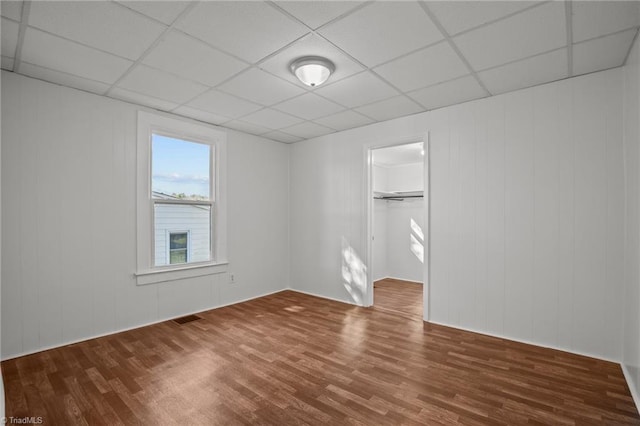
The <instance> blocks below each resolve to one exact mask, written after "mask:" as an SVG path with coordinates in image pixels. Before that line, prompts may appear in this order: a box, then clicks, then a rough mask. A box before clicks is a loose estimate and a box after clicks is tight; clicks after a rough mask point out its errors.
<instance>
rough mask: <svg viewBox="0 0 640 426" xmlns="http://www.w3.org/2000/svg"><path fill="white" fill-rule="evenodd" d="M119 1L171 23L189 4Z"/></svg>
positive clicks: (165, 22)
mask: <svg viewBox="0 0 640 426" xmlns="http://www.w3.org/2000/svg"><path fill="white" fill-rule="evenodd" d="M118 3H120V4H122V5H124V6H126V7H128V8H129V9H133V10H136V11H138V12H140V13H142V14H144V15H147V16H149V17H151V18H153V19H155V20H158V21H160V22H162V23H164V24H166V25H169V24H171V23H172V22H173V21H175V19H176V18H177V17H178V15H180V13H181V12H182V11H183V10H185V9H186V7H187V6H188V5H189V3H188V2H186V1H140V0H138V1H118Z"/></svg>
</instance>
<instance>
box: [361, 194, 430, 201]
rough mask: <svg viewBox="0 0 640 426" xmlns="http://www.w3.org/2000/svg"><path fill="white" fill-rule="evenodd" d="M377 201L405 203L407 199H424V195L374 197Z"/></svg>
mask: <svg viewBox="0 0 640 426" xmlns="http://www.w3.org/2000/svg"><path fill="white" fill-rule="evenodd" d="M373 198H374V199H376V200H390V201H404V199H405V198H424V195H402V196H399V197H373Z"/></svg>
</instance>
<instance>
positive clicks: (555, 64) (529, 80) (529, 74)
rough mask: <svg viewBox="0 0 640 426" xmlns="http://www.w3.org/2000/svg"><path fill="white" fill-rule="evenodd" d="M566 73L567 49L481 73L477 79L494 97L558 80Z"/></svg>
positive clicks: (565, 75) (567, 69) (567, 70)
mask: <svg viewBox="0 0 640 426" xmlns="http://www.w3.org/2000/svg"><path fill="white" fill-rule="evenodd" d="M568 73H569V68H568V64H567V49H560V50H556V51H553V52H550V53H545V54H542V55H538V56H534V57H532V58H527V59H524V60H522V61H518V62H513V63H511V64H508V65H503V66H501V67H498V68H493V69H491V70H487V71H483V72H481V73H479V74H478V77H479V78H480V80H481V81H482V82H483V83H484V84H485V86H486V87H487V89H489V92H491V93H492V94H494V95H495V94H498V93H504V92H509V91H512V90H517V89H522V88H524V87H529V86H535V85H536V84H541V83H546V82H549V81H555V80H560V79H562V78H566V77H567V75H568Z"/></svg>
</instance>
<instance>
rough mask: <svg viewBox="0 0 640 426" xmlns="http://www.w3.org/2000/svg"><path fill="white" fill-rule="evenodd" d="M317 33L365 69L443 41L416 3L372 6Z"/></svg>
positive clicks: (374, 4)
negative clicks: (361, 64) (364, 66)
mask: <svg viewBox="0 0 640 426" xmlns="http://www.w3.org/2000/svg"><path fill="white" fill-rule="evenodd" d="M319 32H320V33H321V34H322V35H323V36H325V37H326V38H328V39H329V40H331V41H332V42H333V43H335V44H337V45H338V46H340V47H341V48H342V49H344V50H345V51H347V52H348V53H349V54H350V55H352V56H354V57H355V58H357V59H358V60H359V61H361V62H362V63H364V64H365V65H368V66H375V65H378V64H380V63H382V62H386V61H388V60H389V59H393V58H396V57H398V56H400V55H403V54H405V53H408V52H411V51H412V50H415V49H418V48H420V47H423V46H426V45H429V44H432V43H435V42H436V41H438V40H441V39H442V38H443V35H442V34H441V33H440V31H439V30H438V29H437V28H436V26H435V25H434V24H433V22H431V19H429V17H428V16H427V14H426V13H425V11H424V10H422V8H421V7H420V6H419V5H418V3H417V2H378V3H372V4H369V5H367V6H366V7H363V8H362V9H359V10H357V11H355V12H354V13H352V14H350V15H348V16H346V17H344V18H342V19H340V20H338V21H336V22H333V23H331V24H329V25H327V26H326V27H324V28H322V29H320V31H319Z"/></svg>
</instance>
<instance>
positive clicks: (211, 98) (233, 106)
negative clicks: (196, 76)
mask: <svg viewBox="0 0 640 426" xmlns="http://www.w3.org/2000/svg"><path fill="white" fill-rule="evenodd" d="M187 106H190V107H193V108H196V109H201V110H203V111H207V112H211V113H214V114H217V115H221V116H225V117H230V118H237V117H240V116H243V115H246V114H249V113H251V112H254V111H257V110H259V109H261V108H262V106H261V105H258V104H254V103H253V102H249V101H245V100H244V99H239V98H237V97H235V96H231V95H228V94H226V93H223V92H220V91H218V90H209V91H208V92H205V93H203V94H202V95H200V96H198V97H197V98H195V99H193V100H192V101H190V102H189V103H188V105H187Z"/></svg>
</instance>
